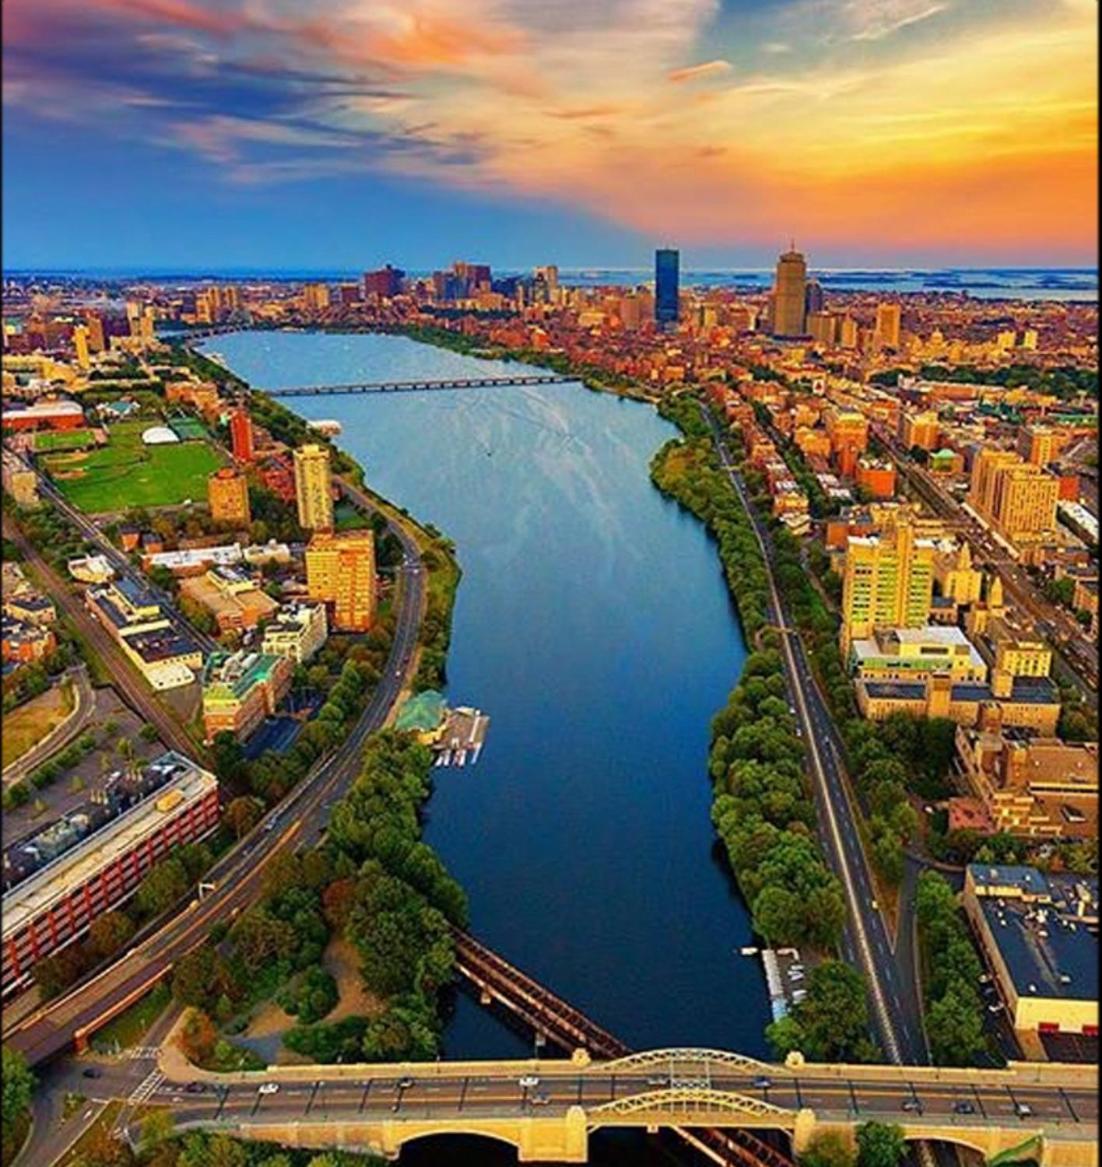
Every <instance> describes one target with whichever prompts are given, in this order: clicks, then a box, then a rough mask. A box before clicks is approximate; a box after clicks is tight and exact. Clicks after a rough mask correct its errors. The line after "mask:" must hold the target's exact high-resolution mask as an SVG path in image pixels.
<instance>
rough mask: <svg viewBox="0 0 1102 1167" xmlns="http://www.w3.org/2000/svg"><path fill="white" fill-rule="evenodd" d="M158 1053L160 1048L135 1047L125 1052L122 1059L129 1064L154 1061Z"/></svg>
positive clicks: (154, 1046)
mask: <svg viewBox="0 0 1102 1167" xmlns="http://www.w3.org/2000/svg"><path fill="white" fill-rule="evenodd" d="M159 1052H160V1046H156V1045H135V1046H132V1047H131V1048H130V1049H128V1050H126V1052H125V1053H124V1054H123V1057H124V1058H125V1059H126V1060H127V1061H129V1062H141V1061H151V1062H152V1061H155V1060H156V1058H157V1054H158V1053H159Z"/></svg>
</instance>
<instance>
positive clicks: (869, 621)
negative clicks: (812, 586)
mask: <svg viewBox="0 0 1102 1167" xmlns="http://www.w3.org/2000/svg"><path fill="white" fill-rule="evenodd" d="M934 554H935V544H934V542H933V540H931V539H920V538H917V537H916V534H915V530H914V527H913V526H912V525H911V524H910V523H909V522H901V523H899V524H898V525H897V526H896V527H894V528H893V529H892V530H891V531H889V532H885V533H884V534H883V535H880V536H876V535H870V536H851V537H850V538H849V539H848V541H847V543H846V558H845V565H844V568H843V575H842V629H841V649H842V655H843V656H846V655H847V654H848V653H849V648H850V645H851V644H852V643H853V641H854V640H865V639H867V638H868V637H870V636H871V635H872V633H873V630H874V629H877V628H921V627H923V626H924V625H926V623H927V622H928V620H929V615H930V601H931V598H932V597H933V588H934Z"/></svg>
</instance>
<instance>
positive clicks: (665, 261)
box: [654, 247, 681, 326]
mask: <svg viewBox="0 0 1102 1167" xmlns="http://www.w3.org/2000/svg"><path fill="white" fill-rule="evenodd" d="M680 258H681V257H680V252H678V251H675V250H674V249H673V248H672V247H660V248H659V249H658V250H657V251H656V252H655V253H654V319H655V321H656V322H657V323H658V324H659V325H660V326H661V325H666V324H676V323H677V308H678V299H677V297H678V267H679V264H680Z"/></svg>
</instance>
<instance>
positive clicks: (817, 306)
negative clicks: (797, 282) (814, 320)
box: [804, 280, 823, 316]
mask: <svg viewBox="0 0 1102 1167" xmlns="http://www.w3.org/2000/svg"><path fill="white" fill-rule="evenodd" d="M822 310H823V285H822V284H820V283H819V281H818V280H808V281H807V289H806V290H805V291H804V314H805V315H806V316H810V315H811V313H812V312H822Z"/></svg>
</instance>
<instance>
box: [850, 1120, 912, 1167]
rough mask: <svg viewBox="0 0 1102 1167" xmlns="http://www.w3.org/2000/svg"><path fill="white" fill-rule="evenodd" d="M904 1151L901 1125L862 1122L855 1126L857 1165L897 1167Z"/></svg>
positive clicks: (859, 1166) (904, 1141)
mask: <svg viewBox="0 0 1102 1167" xmlns="http://www.w3.org/2000/svg"><path fill="white" fill-rule="evenodd" d="M906 1151H907V1143H906V1140H905V1139H904V1138H903V1128H902V1127H899V1126H895V1125H894V1124H892V1123H884V1122H863V1123H862V1124H861V1125H860V1126H859V1127H858V1128H857V1167H899V1164H900V1163H901V1162H902V1161H903V1156H904V1154H906Z"/></svg>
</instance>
